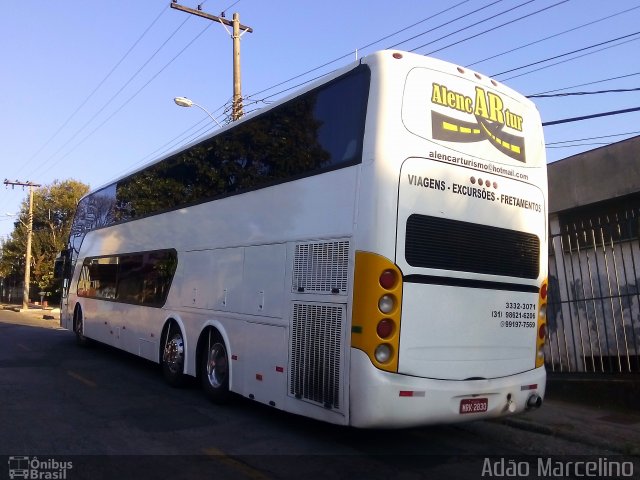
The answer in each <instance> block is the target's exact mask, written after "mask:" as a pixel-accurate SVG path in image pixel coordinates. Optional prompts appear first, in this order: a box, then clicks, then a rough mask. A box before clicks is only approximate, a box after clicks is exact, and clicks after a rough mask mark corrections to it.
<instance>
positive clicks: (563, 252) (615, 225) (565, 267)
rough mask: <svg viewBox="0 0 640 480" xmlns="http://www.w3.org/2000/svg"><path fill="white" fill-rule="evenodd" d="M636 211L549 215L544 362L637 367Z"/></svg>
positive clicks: (586, 367)
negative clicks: (546, 320) (546, 322)
mask: <svg viewBox="0 0 640 480" xmlns="http://www.w3.org/2000/svg"><path fill="white" fill-rule="evenodd" d="M639 216H640V209H637V208H634V209H628V210H625V211H622V212H618V213H610V214H604V215H597V216H593V215H592V216H587V215H582V216H581V217H580V216H577V215H575V214H574V215H572V216H571V218H566V216H565V218H563V217H562V216H560V217H553V218H552V219H551V225H550V227H551V228H550V231H551V236H550V246H549V303H548V311H547V315H548V339H547V345H546V347H545V348H546V352H545V353H546V355H545V358H546V366H547V369H548V370H549V371H553V372H591V373H627V372H629V373H630V372H639V371H640V367H639V363H640V362H639V354H640V290H639V286H640V242H639V239H638V237H639V231H638V229H639V226H640V224H639Z"/></svg>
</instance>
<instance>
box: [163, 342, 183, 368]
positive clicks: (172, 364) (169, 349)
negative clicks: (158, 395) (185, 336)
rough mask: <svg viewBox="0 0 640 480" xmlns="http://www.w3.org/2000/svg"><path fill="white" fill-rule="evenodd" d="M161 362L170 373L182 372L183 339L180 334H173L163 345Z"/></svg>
mask: <svg viewBox="0 0 640 480" xmlns="http://www.w3.org/2000/svg"><path fill="white" fill-rule="evenodd" d="M162 360H163V362H164V363H165V365H166V366H167V367H168V368H169V370H170V371H171V373H182V365H183V363H184V341H183V340H182V335H180V334H179V333H177V334H175V335H174V336H173V337H171V339H170V340H169V341H168V342H167V345H166V346H165V347H164V355H163V357H162Z"/></svg>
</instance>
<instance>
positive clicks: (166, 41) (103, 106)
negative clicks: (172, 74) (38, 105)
mask: <svg viewBox="0 0 640 480" xmlns="http://www.w3.org/2000/svg"><path fill="white" fill-rule="evenodd" d="M190 18H191V17H187V18H186V19H185V20H184V21H183V22H182V23H181V24H180V25H179V26H178V27H177V28H176V29H175V30H174V31H173V32H172V33H171V35H169V37H168V38H167V39H166V40H165V41H164V42H162V44H161V45H160V46H159V47H158V48H157V49H156V50H155V51H154V52H153V53H152V54H151V56H150V57H149V58H148V59H147V60H146V61H145V62H144V63H143V64H142V66H141V67H140V68H138V70H137V71H136V72H135V73H134V74H133V75H132V76H131V77H129V79H128V80H127V81H126V82H125V83H124V85H122V86H121V87H120V89H119V90H118V91H117V92H116V93H115V94H114V95H112V96H111V98H109V100H107V102H106V103H105V104H104V105H102V107H101V108H100V109H99V110H98V111H97V112H96V113H94V114H93V116H92V117H91V118H90V119H89V120H87V121H86V122H85V123H84V125H82V127H80V128H79V129H78V130H76V132H75V133H74V134H73V135H72V136H71V137H70V138H69V139H68V140H67V141H66V142H65V143H64V144H62V146H60V147H59V148H58V149H57V150H56V151H55V152H54V153H53V154H52V155H51V156H49V158H47V159H46V160H45V161H44V162H42V165H45V164H47V163H48V162H50V161H51V160H52V159H53V158H54V157H55V156H56V155H58V154H59V153H60V152H61V151H62V150H63V149H64V148H65V147H66V146H67V145H69V144H70V143H71V142H72V141H73V140H75V139H76V137H78V135H80V134H81V133H82V132H83V131H84V130H85V129H86V128H87V127H88V126H89V125H90V124H91V122H93V120H95V119H96V117H98V115H100V114H101V113H102V112H103V111H104V110H105V109H106V108H107V107H108V106H109V105H111V104H112V103H113V101H114V100H115V99H116V98H117V97H118V96H119V95H120V94H121V93H122V91H123V90H124V89H125V88H126V87H127V86H129V84H131V82H132V81H133V80H134V79H135V78H136V77H137V76H138V75H139V74H140V73H141V72H142V70H143V69H144V68H145V67H146V66H147V65H148V64H149V62H151V60H152V59H153V58H155V56H156V55H157V54H158V53H159V52H160V51H161V50H162V49H163V48H164V47H165V46H166V45H167V43H168V42H169V41H170V40H171V39H172V38H173V37H174V36H175V35H176V34H177V33H178V31H180V29H181V28H182V27H183V26H184V25H185V23H186V22H188V21H189V19H190ZM154 78H155V77H154ZM147 84H148V83H147ZM147 84H145V86H146V85H147ZM121 109H122V107H120V108H119V109H118V110H117V111H119V110H121ZM112 116H113V115H111V116H109V117H108V118H107V120H108V119H110V118H111V117H112ZM105 123H106V121H104V122H102V123H101V124H100V125H99V126H98V128H99V127H101V126H102V125H104V124H105ZM96 130H97V128H96V129H94V130H93V131H92V132H91V133H90V134H89V135H88V136H87V137H85V139H84V140H82V141H81V142H80V143H79V144H78V145H76V147H74V148H73V150H75V148H77V146H79V145H80V144H82V143H84V141H85V140H86V139H87V138H88V137H89V136H91V135H92V134H93V133H94V132H95V131H96ZM73 150H72V151H73ZM69 153H70V152H69ZM69 153H67V154H65V155H64V156H63V157H62V158H65V157H66V156H67V155H68V154H69ZM56 163H57V162H56Z"/></svg>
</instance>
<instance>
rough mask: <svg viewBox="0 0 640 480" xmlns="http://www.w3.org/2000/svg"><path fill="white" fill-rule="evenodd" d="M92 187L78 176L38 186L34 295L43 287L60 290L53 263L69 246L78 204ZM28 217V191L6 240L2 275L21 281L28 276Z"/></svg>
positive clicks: (33, 249) (35, 197)
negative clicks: (70, 231) (25, 274)
mask: <svg viewBox="0 0 640 480" xmlns="http://www.w3.org/2000/svg"><path fill="white" fill-rule="evenodd" d="M88 191H89V186H88V185H85V184H84V183H82V182H79V181H77V180H65V181H58V180H55V181H54V182H53V183H52V184H50V185H45V186H43V187H40V188H38V189H36V190H34V193H33V235H32V240H31V286H30V287H31V292H32V294H31V297H32V298H34V299H35V298H37V296H36V295H35V293H37V292H40V291H46V292H48V293H49V294H51V293H54V292H55V291H56V290H57V288H58V286H57V285H55V284H54V282H53V263H54V260H55V258H56V256H57V255H58V253H59V252H60V251H61V250H62V249H63V248H65V247H66V243H67V240H68V238H69V230H70V229H71V222H72V220H73V215H74V213H75V210H76V204H77V203H78V200H80V197H82V196H83V195H84V194H86V193H87V192H88ZM28 221H29V195H28V193H27V194H26V195H25V200H24V201H23V202H22V205H21V208H20V213H19V216H18V221H16V222H15V224H14V230H13V232H12V233H11V234H10V235H9V237H8V239H7V240H6V241H4V242H3V244H2V251H1V256H0V277H5V278H12V279H14V280H16V281H17V282H21V281H22V279H23V278H24V257H25V252H26V248H27V247H26V245H27V227H26V225H27V224H28ZM33 292H35V293H33Z"/></svg>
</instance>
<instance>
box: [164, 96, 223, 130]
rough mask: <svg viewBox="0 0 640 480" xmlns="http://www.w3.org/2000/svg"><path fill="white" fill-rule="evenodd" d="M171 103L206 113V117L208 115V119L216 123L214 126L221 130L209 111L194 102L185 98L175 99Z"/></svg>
mask: <svg viewBox="0 0 640 480" xmlns="http://www.w3.org/2000/svg"><path fill="white" fill-rule="evenodd" d="M173 101H174V102H175V104H176V105H178V106H179V107H198V108H199V109H200V110H202V111H203V112H204V113H206V114H207V115H209V118H211V120H213V121H214V122H216V125H218V127H220V128H222V125H220V123H219V122H218V121H217V120H216V119H215V117H214V116H213V115H211V114H210V113H209V111H208V110H207V109H206V108H204V107H203V106H202V105H198V104H197V103H196V102H194V101H193V100H190V99H188V98H187V97H176V98H174V99H173Z"/></svg>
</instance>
